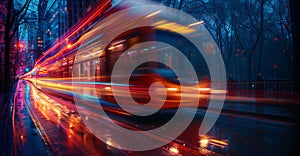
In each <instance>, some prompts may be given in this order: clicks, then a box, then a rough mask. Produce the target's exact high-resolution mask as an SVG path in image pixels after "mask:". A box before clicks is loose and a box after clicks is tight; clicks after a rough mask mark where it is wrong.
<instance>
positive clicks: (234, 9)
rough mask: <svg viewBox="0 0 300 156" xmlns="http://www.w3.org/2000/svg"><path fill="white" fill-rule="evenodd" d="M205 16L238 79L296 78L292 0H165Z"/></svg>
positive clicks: (188, 11) (226, 62) (227, 65)
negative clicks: (290, 2) (290, 1)
mask: <svg viewBox="0 0 300 156" xmlns="http://www.w3.org/2000/svg"><path fill="white" fill-rule="evenodd" d="M162 3H163V4H164V5H167V6H170V7H174V8H177V9H180V10H182V11H185V12H187V13H189V14H190V15H192V16H193V17H195V18H196V19H198V20H203V21H204V22H205V25H206V27H207V28H208V29H209V31H210V32H211V34H212V35H213V36H214V38H215V40H216V42H217V44H218V45H219V48H220V50H221V52H222V55H223V58H224V61H225V64H226V68H227V73H228V77H231V78H233V79H235V80H240V81H244V80H252V81H253V80H256V79H257V78H258V77H260V76H259V75H261V76H262V77H263V78H264V79H268V80H287V79H293V78H294V70H293V68H294V60H295V56H294V53H293V49H292V45H293V37H292V36H293V35H292V24H293V23H292V22H291V18H290V17H291V15H290V5H289V0H236V1H233V0H163V1H162Z"/></svg>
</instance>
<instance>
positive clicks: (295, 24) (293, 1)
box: [290, 0, 300, 91]
mask: <svg viewBox="0 0 300 156" xmlns="http://www.w3.org/2000/svg"><path fill="white" fill-rule="evenodd" d="M290 9H291V23H292V34H293V51H294V54H295V65H294V74H295V75H294V76H295V77H294V81H295V83H296V84H295V85H296V90H297V91H300V73H299V71H300V67H299V65H300V54H299V52H300V49H299V35H300V32H299V27H300V25H299V19H298V18H299V14H298V10H299V9H300V5H299V0H290Z"/></svg>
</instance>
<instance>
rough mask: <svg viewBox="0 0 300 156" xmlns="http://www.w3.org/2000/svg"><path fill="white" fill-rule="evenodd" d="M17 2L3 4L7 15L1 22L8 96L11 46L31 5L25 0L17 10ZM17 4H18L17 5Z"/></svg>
mask: <svg viewBox="0 0 300 156" xmlns="http://www.w3.org/2000/svg"><path fill="white" fill-rule="evenodd" d="M16 2H17V1H14V0H7V1H4V3H5V4H6V6H7V15H6V18H5V20H4V21H3V23H2V24H3V25H4V26H5V32H4V33H5V34H4V40H5V43H4V51H5V52H4V57H5V59H4V88H3V91H4V93H6V94H8V93H9V91H10V89H11V83H12V82H13V80H12V69H13V68H12V65H11V57H12V54H11V52H12V45H13V43H12V42H13V39H14V37H15V34H16V32H17V31H18V27H19V25H21V24H22V23H23V22H24V20H23V19H24V17H25V16H26V14H27V10H28V7H29V5H30V3H31V0H26V1H25V3H24V4H20V6H19V8H15V7H14V6H15V4H16ZM18 4H19V3H18Z"/></svg>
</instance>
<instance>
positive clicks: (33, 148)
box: [13, 81, 299, 155]
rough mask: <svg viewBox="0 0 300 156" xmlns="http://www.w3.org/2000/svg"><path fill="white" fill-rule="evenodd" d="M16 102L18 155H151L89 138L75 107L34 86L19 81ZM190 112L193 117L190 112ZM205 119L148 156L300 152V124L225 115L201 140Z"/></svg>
mask: <svg viewBox="0 0 300 156" xmlns="http://www.w3.org/2000/svg"><path fill="white" fill-rule="evenodd" d="M16 96H17V101H15V104H14V109H15V115H14V123H15V125H14V130H13V131H14V138H15V140H14V143H15V146H16V148H17V149H16V150H17V153H18V154H21V155H22V153H24V152H25V153H39V155H51V154H54V155H57V154H58V155H116V154H117V155H128V154H130V155H131V154H133V155H145V152H130V151H124V150H119V149H116V148H114V147H112V146H110V144H112V143H113V140H111V142H110V143H103V142H101V141H100V140H99V139H97V137H95V136H94V135H93V134H91V133H89V130H88V128H87V127H86V126H85V125H84V124H83V122H82V121H81V117H80V116H79V114H78V113H77V112H76V106H75V105H74V104H73V103H72V102H70V101H68V100H65V99H63V98H61V97H59V96H53V95H51V94H49V93H43V91H42V90H38V89H37V88H35V87H34V86H33V85H32V84H30V83H29V82H26V81H19V83H18V86H17V93H16ZM172 111H174V110H169V111H167V112H165V114H167V113H172ZM185 111H186V113H189V109H186V110H185ZM204 114H205V110H201V109H199V110H198V112H197V114H196V117H195V118H194V120H193V122H192V123H191V125H190V126H189V127H188V129H187V130H186V131H185V132H184V133H182V135H180V136H179V137H178V138H177V139H176V140H174V141H173V142H171V143H169V144H168V145H166V146H164V147H161V148H158V149H155V150H151V151H147V152H146V153H147V154H146V155H173V154H175V155H178V154H181V155H202V154H205V155H228V154H229V155H259V154H261V153H263V155H282V154H287V155H289V154H293V153H294V152H295V151H297V150H298V148H297V146H296V143H297V141H298V139H299V137H298V136H297V132H298V131H297V129H298V128H299V123H297V122H286V121H276V120H274V121H272V120H268V119H267V118H266V119H262V118H254V117H251V116H247V115H238V114H234V113H228V112H223V113H222V114H221V115H220V117H219V119H218V121H217V123H216V124H215V125H214V127H213V128H212V129H211V130H210V131H209V133H208V134H207V135H205V136H198V130H199V127H200V124H201V121H202V119H203V116H204ZM111 116H113V118H114V120H119V121H122V123H125V124H126V126H128V127H135V128H138V129H145V128H147V127H149V124H151V125H152V126H155V124H159V122H158V121H146V122H145V121H142V120H132V118H129V117H126V115H125V116H124V115H122V114H121V115H120V114H118V113H112V114H111ZM90 118H91V117H90ZM86 119H87V118H86ZM120 133H122V132H120ZM120 135H121V134H120ZM141 139H142V138H141ZM141 141H142V140H141ZM174 152H175V153H174Z"/></svg>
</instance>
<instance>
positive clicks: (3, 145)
mask: <svg viewBox="0 0 300 156" xmlns="http://www.w3.org/2000/svg"><path fill="white" fill-rule="evenodd" d="M15 90H16V84H15V85H14V87H13V89H12V90H11V92H10V95H9V97H8V98H9V100H8V101H9V102H8V103H6V104H4V103H3V104H1V106H0V108H1V110H0V155H3V156H4V155H5V156H12V155H13V154H14V152H13V151H14V142H13V131H12V114H13V109H12V108H13V103H14V98H13V97H14V94H15ZM1 98H3V97H1ZM1 100H2V99H1Z"/></svg>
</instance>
